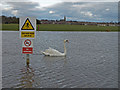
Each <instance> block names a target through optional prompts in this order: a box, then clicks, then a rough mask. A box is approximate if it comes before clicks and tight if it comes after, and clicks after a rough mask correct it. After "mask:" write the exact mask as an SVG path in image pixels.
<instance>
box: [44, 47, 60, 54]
mask: <svg viewBox="0 0 120 90" xmlns="http://www.w3.org/2000/svg"><path fill="white" fill-rule="evenodd" d="M45 53H49V54H54V55H55V54H61V52H59V51H57V50H55V49H53V48H50V47H49V49H46V50H45Z"/></svg>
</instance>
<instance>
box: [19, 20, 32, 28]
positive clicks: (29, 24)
mask: <svg viewBox="0 0 120 90" xmlns="http://www.w3.org/2000/svg"><path fill="white" fill-rule="evenodd" d="M21 30H34V27H33V26H32V24H31V22H30V20H29V18H27V19H26V21H25V23H24V24H23V26H22V28H21Z"/></svg>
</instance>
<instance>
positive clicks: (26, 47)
mask: <svg viewBox="0 0 120 90" xmlns="http://www.w3.org/2000/svg"><path fill="white" fill-rule="evenodd" d="M22 53H23V54H32V53H33V40H31V39H24V40H22Z"/></svg>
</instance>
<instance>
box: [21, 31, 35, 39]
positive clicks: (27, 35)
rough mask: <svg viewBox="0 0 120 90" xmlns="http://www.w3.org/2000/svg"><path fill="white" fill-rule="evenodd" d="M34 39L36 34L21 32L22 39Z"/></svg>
mask: <svg viewBox="0 0 120 90" xmlns="http://www.w3.org/2000/svg"><path fill="white" fill-rule="evenodd" d="M34 37H35V32H27V31H22V32H21V38H34Z"/></svg>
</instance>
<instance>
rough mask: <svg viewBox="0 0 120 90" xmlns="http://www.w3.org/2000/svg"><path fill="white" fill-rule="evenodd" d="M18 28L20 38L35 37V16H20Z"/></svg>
mask: <svg viewBox="0 0 120 90" xmlns="http://www.w3.org/2000/svg"><path fill="white" fill-rule="evenodd" d="M19 21H20V22H19V30H20V38H21V39H35V37H36V18H35V17H20V20H19Z"/></svg>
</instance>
